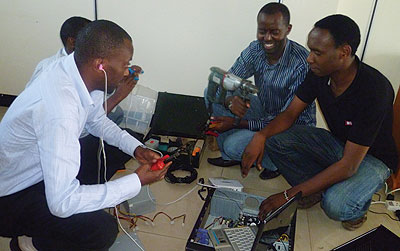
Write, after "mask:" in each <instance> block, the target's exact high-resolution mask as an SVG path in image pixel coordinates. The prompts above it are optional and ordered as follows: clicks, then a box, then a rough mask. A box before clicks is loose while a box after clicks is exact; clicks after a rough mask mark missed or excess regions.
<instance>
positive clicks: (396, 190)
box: [388, 188, 400, 194]
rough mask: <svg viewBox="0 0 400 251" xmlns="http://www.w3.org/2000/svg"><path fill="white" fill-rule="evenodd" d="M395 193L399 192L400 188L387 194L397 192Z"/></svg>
mask: <svg viewBox="0 0 400 251" xmlns="http://www.w3.org/2000/svg"><path fill="white" fill-rule="evenodd" d="M397 191H400V188H397V189H394V190H392V191H390V192H389V193H388V194H392V193H394V192H397Z"/></svg>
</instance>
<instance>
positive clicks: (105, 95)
mask: <svg viewBox="0 0 400 251" xmlns="http://www.w3.org/2000/svg"><path fill="white" fill-rule="evenodd" d="M100 70H102V71H103V72H104V79H105V81H104V110H105V114H104V116H105V117H107V73H106V71H105V70H104V69H100ZM104 123H105V120H104V121H103V128H102V136H101V137H100V146H101V150H102V152H103V160H104V182H107V158H106V151H105V149H104V141H103V137H104ZM98 153H99V155H100V151H99V152H98ZM99 155H98V160H99V159H100V156H99ZM99 165H100V164H99ZM99 172H100V169H99ZM99 175H100V173H99ZM99 177H100V176H98V178H99ZM99 181H100V178H99ZM99 183H100V182H99ZM114 208H115V214H116V216H117V222H118V224H119V227H120V228H121V229H122V231H123V232H124V233H125V234H126V235H127V236H128V237H129V239H131V240H132V241H133V243H135V245H136V246H138V247H139V248H140V249H141V250H142V251H144V249H143V248H142V247H141V246H140V245H139V243H137V242H136V240H135V239H133V238H132V236H131V235H130V234H129V233H128V232H127V231H126V230H125V229H124V228H123V227H122V224H121V222H120V220H119V216H118V210H117V206H114Z"/></svg>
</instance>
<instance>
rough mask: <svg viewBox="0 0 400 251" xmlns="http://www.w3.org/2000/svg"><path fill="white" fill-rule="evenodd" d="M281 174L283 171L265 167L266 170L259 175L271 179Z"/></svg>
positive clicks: (264, 178)
mask: <svg viewBox="0 0 400 251" xmlns="http://www.w3.org/2000/svg"><path fill="white" fill-rule="evenodd" d="M280 174H281V173H280V172H279V171H278V170H276V171H270V170H268V169H265V168H264V171H262V172H261V173H260V175H259V176H260V178H261V179H262V180H269V179H273V178H275V177H278V176H279V175H280Z"/></svg>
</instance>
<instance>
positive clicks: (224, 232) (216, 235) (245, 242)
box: [208, 193, 301, 251]
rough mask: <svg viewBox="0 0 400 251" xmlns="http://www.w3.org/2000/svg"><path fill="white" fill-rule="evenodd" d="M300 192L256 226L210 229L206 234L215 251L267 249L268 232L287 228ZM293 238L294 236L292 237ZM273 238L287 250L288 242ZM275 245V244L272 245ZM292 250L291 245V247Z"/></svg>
mask: <svg viewBox="0 0 400 251" xmlns="http://www.w3.org/2000/svg"><path fill="white" fill-rule="evenodd" d="M300 198H301V193H298V194H296V195H295V196H294V197H293V198H291V199H290V200H289V201H287V202H286V203H285V204H283V205H282V206H281V207H279V208H278V209H276V210H275V211H273V212H272V213H269V214H268V216H267V217H266V218H265V220H264V222H263V223H261V224H259V225H258V226H250V227H248V226H246V227H239V228H224V229H211V230H209V232H208V234H209V236H210V239H211V241H212V243H213V245H214V248H215V250H217V251H259V250H263V251H265V250H267V249H268V247H269V246H271V245H272V244H271V243H268V241H266V238H268V236H267V235H268V233H270V232H271V231H274V230H276V229H279V228H287V226H289V225H290V223H291V221H292V219H293V217H294V216H295V213H296V210H297V204H298V203H297V202H298V199H300ZM292 238H294V236H293V237H292ZM276 239H277V238H275V239H274V240H273V242H274V244H273V245H277V246H284V249H283V250H289V243H288V242H285V243H284V242H283V241H282V242H281V243H280V242H279V241H277V240H276ZM274 247H276V246H274ZM291 250H293V247H291Z"/></svg>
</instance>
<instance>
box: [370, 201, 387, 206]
mask: <svg viewBox="0 0 400 251" xmlns="http://www.w3.org/2000/svg"><path fill="white" fill-rule="evenodd" d="M375 204H386V202H384V201H373V202H371V205H375Z"/></svg>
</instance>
